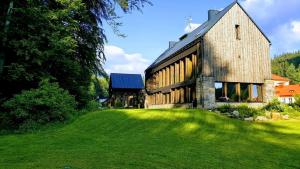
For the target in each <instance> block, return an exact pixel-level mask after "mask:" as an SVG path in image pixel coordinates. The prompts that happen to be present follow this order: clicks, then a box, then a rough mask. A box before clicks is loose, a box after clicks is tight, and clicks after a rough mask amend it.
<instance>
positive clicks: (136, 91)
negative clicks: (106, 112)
mask: <svg viewBox="0 0 300 169" xmlns="http://www.w3.org/2000/svg"><path fill="white" fill-rule="evenodd" d="M143 89H144V82H143V79H142V76H141V75H140V74H121V73H111V74H110V80H109V90H108V91H109V105H110V106H111V107H118V108H120V107H124V108H140V107H143V106H144V94H143Z"/></svg>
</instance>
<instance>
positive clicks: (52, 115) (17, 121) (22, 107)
mask: <svg viewBox="0 0 300 169" xmlns="http://www.w3.org/2000/svg"><path fill="white" fill-rule="evenodd" d="M75 107H76V102H75V99H74V97H73V96H71V95H70V94H69V93H68V92H67V91H65V90H63V89H61V88H60V87H59V86H58V84H57V83H50V82H49V81H48V80H43V81H42V82H40V84H39V88H37V89H31V90H27V91H22V93H21V94H17V95H15V96H14V97H13V98H11V99H9V100H8V101H6V102H4V103H3V108H4V109H5V110H6V112H5V113H4V114H3V118H2V120H5V122H6V125H8V126H9V127H10V128H13V129H25V130H26V129H27V128H32V127H34V128H36V127H37V126H39V125H44V124H46V123H50V122H57V121H64V120H66V119H68V118H70V117H71V116H72V115H73V113H74V112H75Z"/></svg>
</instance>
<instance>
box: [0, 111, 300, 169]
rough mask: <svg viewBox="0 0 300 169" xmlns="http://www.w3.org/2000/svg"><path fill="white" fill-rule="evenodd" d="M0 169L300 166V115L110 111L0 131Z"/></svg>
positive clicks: (151, 168)
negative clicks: (257, 118)
mask: <svg viewBox="0 0 300 169" xmlns="http://www.w3.org/2000/svg"><path fill="white" fill-rule="evenodd" d="M0 168H1V169H2V168H8V169H16V168H84V169H85V168H104V169H106V168H114V169H115V168H122V169H123V168H137V169H142V168H149V169H155V168H170V169H171V168H172V169H175V168H230V169H232V168H242V169H244V168H270V169H273V168H280V169H282V168H300V121H299V120H288V121H278V122H267V123H248V122H243V121H238V120H233V119H229V118H226V117H222V116H220V115H217V114H215V113H212V112H206V111H201V110H105V111H98V112H92V113H88V114H86V115H83V116H81V117H80V118H79V119H77V120H76V121H75V122H73V123H71V124H68V125H65V126H61V127H59V126H57V127H53V128H51V129H48V130H45V131H41V132H38V133H34V134H13V135H2V136H0Z"/></svg>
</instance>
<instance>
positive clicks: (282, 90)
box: [275, 84, 300, 97]
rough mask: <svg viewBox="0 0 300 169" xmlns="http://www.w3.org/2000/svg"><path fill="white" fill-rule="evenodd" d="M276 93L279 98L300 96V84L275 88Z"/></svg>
mask: <svg viewBox="0 0 300 169" xmlns="http://www.w3.org/2000/svg"><path fill="white" fill-rule="evenodd" d="M275 93H276V96H278V97H293V96H295V95H299V94H300V84H296V85H288V86H277V87H275Z"/></svg>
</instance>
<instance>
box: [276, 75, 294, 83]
mask: <svg viewBox="0 0 300 169" xmlns="http://www.w3.org/2000/svg"><path fill="white" fill-rule="evenodd" d="M272 80H276V81H285V82H289V81H290V79H288V78H285V77H281V76H278V75H275V74H272Z"/></svg>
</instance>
